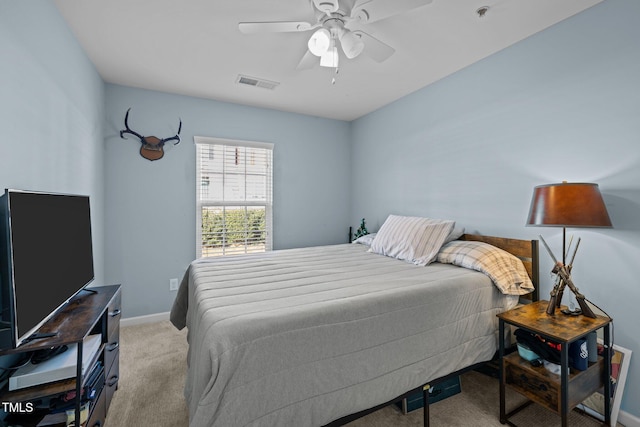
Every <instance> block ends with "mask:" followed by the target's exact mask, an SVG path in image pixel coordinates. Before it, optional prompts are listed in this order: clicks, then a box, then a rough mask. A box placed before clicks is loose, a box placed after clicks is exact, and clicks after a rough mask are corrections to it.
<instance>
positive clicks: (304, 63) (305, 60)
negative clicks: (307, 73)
mask: <svg viewBox="0 0 640 427" xmlns="http://www.w3.org/2000/svg"><path fill="white" fill-rule="evenodd" d="M317 63H318V57H317V56H315V55H314V54H313V53H311V51H310V50H307V53H305V54H304V56H303V57H302V59H301V60H300V62H299V63H298V66H297V67H296V69H298V70H308V69H311V68H313V67H314V66H315V65H316V64H317Z"/></svg>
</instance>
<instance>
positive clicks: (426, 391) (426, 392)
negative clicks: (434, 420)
mask: <svg viewBox="0 0 640 427" xmlns="http://www.w3.org/2000/svg"><path fill="white" fill-rule="evenodd" d="M429 388H430V387H429V384H427V385H426V386H424V387H422V402H423V405H422V407H423V408H424V411H423V413H422V425H423V426H424V427H429Z"/></svg>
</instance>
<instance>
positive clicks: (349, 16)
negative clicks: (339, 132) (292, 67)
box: [238, 0, 433, 69]
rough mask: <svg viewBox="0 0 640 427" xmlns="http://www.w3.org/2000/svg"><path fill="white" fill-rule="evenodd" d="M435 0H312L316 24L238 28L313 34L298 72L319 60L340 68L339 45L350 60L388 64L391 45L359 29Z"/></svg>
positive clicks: (248, 31) (264, 24) (252, 24)
mask: <svg viewBox="0 0 640 427" xmlns="http://www.w3.org/2000/svg"><path fill="white" fill-rule="evenodd" d="M432 1H433V0H310V2H311V4H312V6H313V10H314V14H315V18H316V19H315V22H306V21H275V22H240V23H239V24H238V28H239V29H240V31H241V32H242V33H244V34H255V33H264V32H271V33H280V32H304V31H312V30H316V31H314V32H313V34H312V35H311V37H310V38H309V41H308V43H307V47H308V50H307V53H306V54H305V55H304V56H303V57H302V60H301V61H300V63H299V64H298V66H297V68H298V69H306V68H311V67H313V66H314V65H315V64H316V63H317V58H318V57H320V65H321V66H323V67H333V68H336V69H337V68H338V61H339V53H338V45H339V46H340V48H341V50H342V52H343V53H344V55H345V56H346V57H347V58H348V59H353V58H356V57H357V56H358V55H360V54H361V53H363V52H364V53H365V54H366V55H368V56H369V57H370V58H372V59H373V60H375V61H377V62H382V61H385V60H386V59H387V58H389V57H390V56H391V55H393V53H394V52H395V49H394V48H393V47H391V46H389V45H388V44H386V43H384V42H382V41H380V40H378V39H376V38H375V37H373V36H371V35H369V34H367V33H365V32H364V31H362V30H360V29H359V28H360V27H362V26H365V25H366V24H370V23H373V22H377V21H381V20H383V19H386V18H389V17H391V16H394V15H399V14H401V13H405V12H408V11H410V10H413V9H416V8H418V7H421V6H424V5H426V4H429V3H431V2H432Z"/></svg>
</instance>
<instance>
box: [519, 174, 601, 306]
mask: <svg viewBox="0 0 640 427" xmlns="http://www.w3.org/2000/svg"><path fill="white" fill-rule="evenodd" d="M527 225H532V226H539V227H562V264H560V262H559V260H557V259H555V257H554V256H553V254H552V253H551V249H550V248H549V247H548V246H547V245H546V242H544V239H542V241H543V243H544V244H545V247H546V248H547V250H548V251H549V253H550V255H551V257H552V258H554V261H555V262H556V265H555V266H554V270H553V272H554V273H557V274H558V279H559V281H558V283H557V284H556V286H554V289H553V290H552V291H551V296H552V298H551V300H550V301H549V307H548V308H547V313H548V314H551V315H552V314H554V313H555V308H556V307H559V306H560V302H561V300H562V290H563V289H564V285H565V284H566V285H569V287H570V289H571V290H572V291H573V292H574V293H575V294H576V297H577V298H578V303H580V308H581V309H582V312H583V314H584V315H586V316H588V317H595V315H594V314H593V312H592V311H591V309H589V308H588V306H586V304H584V296H583V295H581V294H579V293H578V292H577V288H575V286H573V283H572V282H571V278H570V275H569V274H570V272H571V266H570V265H569V266H567V265H566V258H567V243H566V242H567V227H611V220H610V219H609V214H608V213H607V208H606V206H605V204H604V200H603V199H602V195H601V194H600V189H599V188H598V184H590V183H568V182H566V181H563V182H562V183H559V184H547V185H539V186H537V187H535V188H534V189H533V197H532V199H531V208H530V209H529V217H528V221H527ZM540 237H541V238H542V236H540ZM576 249H577V245H576ZM574 255H575V253H574ZM571 263H573V260H572V261H571ZM563 282H564V283H563ZM585 307H587V309H585Z"/></svg>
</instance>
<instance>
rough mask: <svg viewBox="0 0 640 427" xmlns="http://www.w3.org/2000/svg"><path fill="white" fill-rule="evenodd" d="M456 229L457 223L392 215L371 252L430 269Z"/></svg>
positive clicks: (386, 221)
mask: <svg viewBox="0 0 640 427" xmlns="http://www.w3.org/2000/svg"><path fill="white" fill-rule="evenodd" d="M454 225H455V221H449V220H440V219H431V218H421V217H414V216H399V215H389V217H388V218H387V219H386V220H385V222H384V224H382V227H380V230H378V233H377V234H376V237H375V239H373V242H372V243H371V249H370V252H373V253H376V254H380V255H385V256H388V257H392V258H397V259H401V260H404V261H408V262H412V263H414V264H416V265H427V264H429V263H431V262H432V261H433V260H434V259H435V258H436V256H437V255H438V251H439V250H440V247H442V245H443V244H444V241H445V239H446V238H447V236H448V235H449V233H450V232H451V230H452V229H453V227H454Z"/></svg>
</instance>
